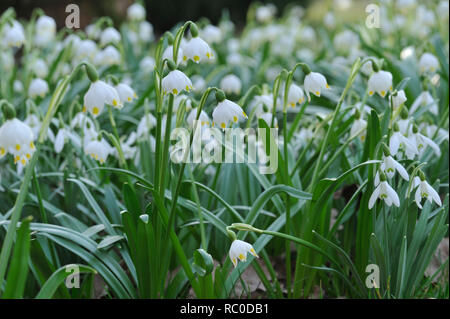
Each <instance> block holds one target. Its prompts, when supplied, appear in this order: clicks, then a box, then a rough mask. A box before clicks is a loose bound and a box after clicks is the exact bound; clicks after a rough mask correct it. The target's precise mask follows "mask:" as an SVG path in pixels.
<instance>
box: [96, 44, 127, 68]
mask: <svg viewBox="0 0 450 319" xmlns="http://www.w3.org/2000/svg"><path fill="white" fill-rule="evenodd" d="M121 60H122V56H121V54H120V52H119V50H117V49H116V48H115V47H114V46H112V45H108V46H107V47H106V48H104V49H103V50H101V51H100V52H98V53H97V54H96V56H95V58H94V63H95V64H97V65H106V66H109V65H117V64H120V62H121Z"/></svg>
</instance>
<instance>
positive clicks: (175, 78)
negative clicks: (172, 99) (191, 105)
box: [162, 70, 192, 95]
mask: <svg viewBox="0 0 450 319" xmlns="http://www.w3.org/2000/svg"><path fill="white" fill-rule="evenodd" d="M162 88H163V92H164V94H168V93H172V94H174V95H177V94H178V93H181V92H182V91H183V90H184V91H187V92H189V91H190V90H191V89H192V82H191V80H190V79H189V78H188V77H187V76H186V74H184V73H183V72H181V71H179V70H173V71H170V72H169V74H167V75H166V76H165V77H164V79H163V80H162Z"/></svg>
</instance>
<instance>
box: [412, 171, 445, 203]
mask: <svg viewBox="0 0 450 319" xmlns="http://www.w3.org/2000/svg"><path fill="white" fill-rule="evenodd" d="M416 187H417V190H416V192H415V194H414V201H415V202H416V204H417V206H418V207H419V208H420V209H422V204H421V203H420V202H421V200H422V198H424V197H425V199H426V200H428V201H429V202H430V203H433V201H434V202H435V203H436V204H438V205H439V206H442V201H441V198H440V197H439V194H438V193H437V192H436V190H435V189H434V188H433V187H431V185H430V184H428V182H427V181H426V180H425V179H423V180H421V179H420V178H419V176H416V177H414V180H413V188H416Z"/></svg>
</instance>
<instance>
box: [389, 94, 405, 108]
mask: <svg viewBox="0 0 450 319" xmlns="http://www.w3.org/2000/svg"><path fill="white" fill-rule="evenodd" d="M389 99H391V100H392V105H393V106H394V109H396V108H398V107H399V106H401V105H402V104H403V103H405V102H406V100H407V98H406V95H405V91H403V90H400V91H398V92H397V95H391V96H390V97H389Z"/></svg>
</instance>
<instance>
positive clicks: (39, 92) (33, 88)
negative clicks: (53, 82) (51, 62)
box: [28, 78, 48, 98]
mask: <svg viewBox="0 0 450 319" xmlns="http://www.w3.org/2000/svg"><path fill="white" fill-rule="evenodd" d="M47 92H48V84H47V82H46V81H45V80H42V79H39V78H37V79H33V80H32V81H31V83H30V86H29V87H28V96H29V97H31V98H35V97H36V96H40V97H44V96H45V95H46V94H47Z"/></svg>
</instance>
